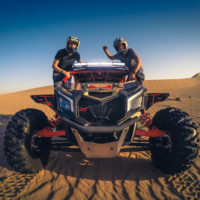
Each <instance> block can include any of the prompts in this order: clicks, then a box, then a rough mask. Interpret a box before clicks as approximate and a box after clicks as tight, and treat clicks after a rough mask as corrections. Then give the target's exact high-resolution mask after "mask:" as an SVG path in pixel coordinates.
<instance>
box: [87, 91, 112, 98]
mask: <svg viewBox="0 0 200 200" xmlns="http://www.w3.org/2000/svg"><path fill="white" fill-rule="evenodd" d="M89 95H90V96H93V97H98V98H104V97H108V96H111V95H112V92H89Z"/></svg>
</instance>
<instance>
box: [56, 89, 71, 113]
mask: <svg viewBox="0 0 200 200" xmlns="http://www.w3.org/2000/svg"><path fill="white" fill-rule="evenodd" d="M58 94H59V98H58V103H59V106H60V108H61V109H63V110H66V111H71V112H74V106H73V100H72V99H71V98H70V97H68V96H67V95H65V94H63V93H62V92H60V91H58Z"/></svg>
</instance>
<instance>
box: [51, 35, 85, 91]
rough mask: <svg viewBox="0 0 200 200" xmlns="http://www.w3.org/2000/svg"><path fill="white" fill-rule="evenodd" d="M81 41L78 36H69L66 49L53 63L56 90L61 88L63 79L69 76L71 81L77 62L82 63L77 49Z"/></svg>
mask: <svg viewBox="0 0 200 200" xmlns="http://www.w3.org/2000/svg"><path fill="white" fill-rule="evenodd" d="M79 45H80V41H79V39H78V37H76V36H69V37H68V38H67V39H66V48H63V49H60V50H58V52H57V53H56V55H55V58H54V61H53V65H52V67H53V82H54V90H56V88H59V87H61V85H62V83H63V79H64V78H65V77H66V76H67V78H68V79H70V72H69V71H71V70H72V69H73V68H72V65H73V64H74V62H75V61H77V62H82V60H81V58H80V54H79V53H78V52H77V49H78V47H79Z"/></svg>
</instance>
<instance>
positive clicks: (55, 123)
mask: <svg viewBox="0 0 200 200" xmlns="http://www.w3.org/2000/svg"><path fill="white" fill-rule="evenodd" d="M61 120H62V117H61V116H60V115H59V114H57V113H56V114H55V115H54V117H52V118H51V119H50V120H49V122H50V124H51V125H52V126H53V127H56V126H58V125H59V124H60V122H61Z"/></svg>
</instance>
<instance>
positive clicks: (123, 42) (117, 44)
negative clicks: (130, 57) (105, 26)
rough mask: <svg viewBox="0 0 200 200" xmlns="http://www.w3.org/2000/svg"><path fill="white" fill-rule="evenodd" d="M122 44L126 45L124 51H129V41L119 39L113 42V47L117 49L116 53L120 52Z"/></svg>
mask: <svg viewBox="0 0 200 200" xmlns="http://www.w3.org/2000/svg"><path fill="white" fill-rule="evenodd" d="M120 44H123V45H124V50H125V51H127V50H128V43H127V41H126V40H125V39H124V38H122V37H119V38H116V39H115V41H114V42H113V46H114V48H115V50H116V51H119V50H118V46H119V45H120ZM124 50H122V51H124Z"/></svg>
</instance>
